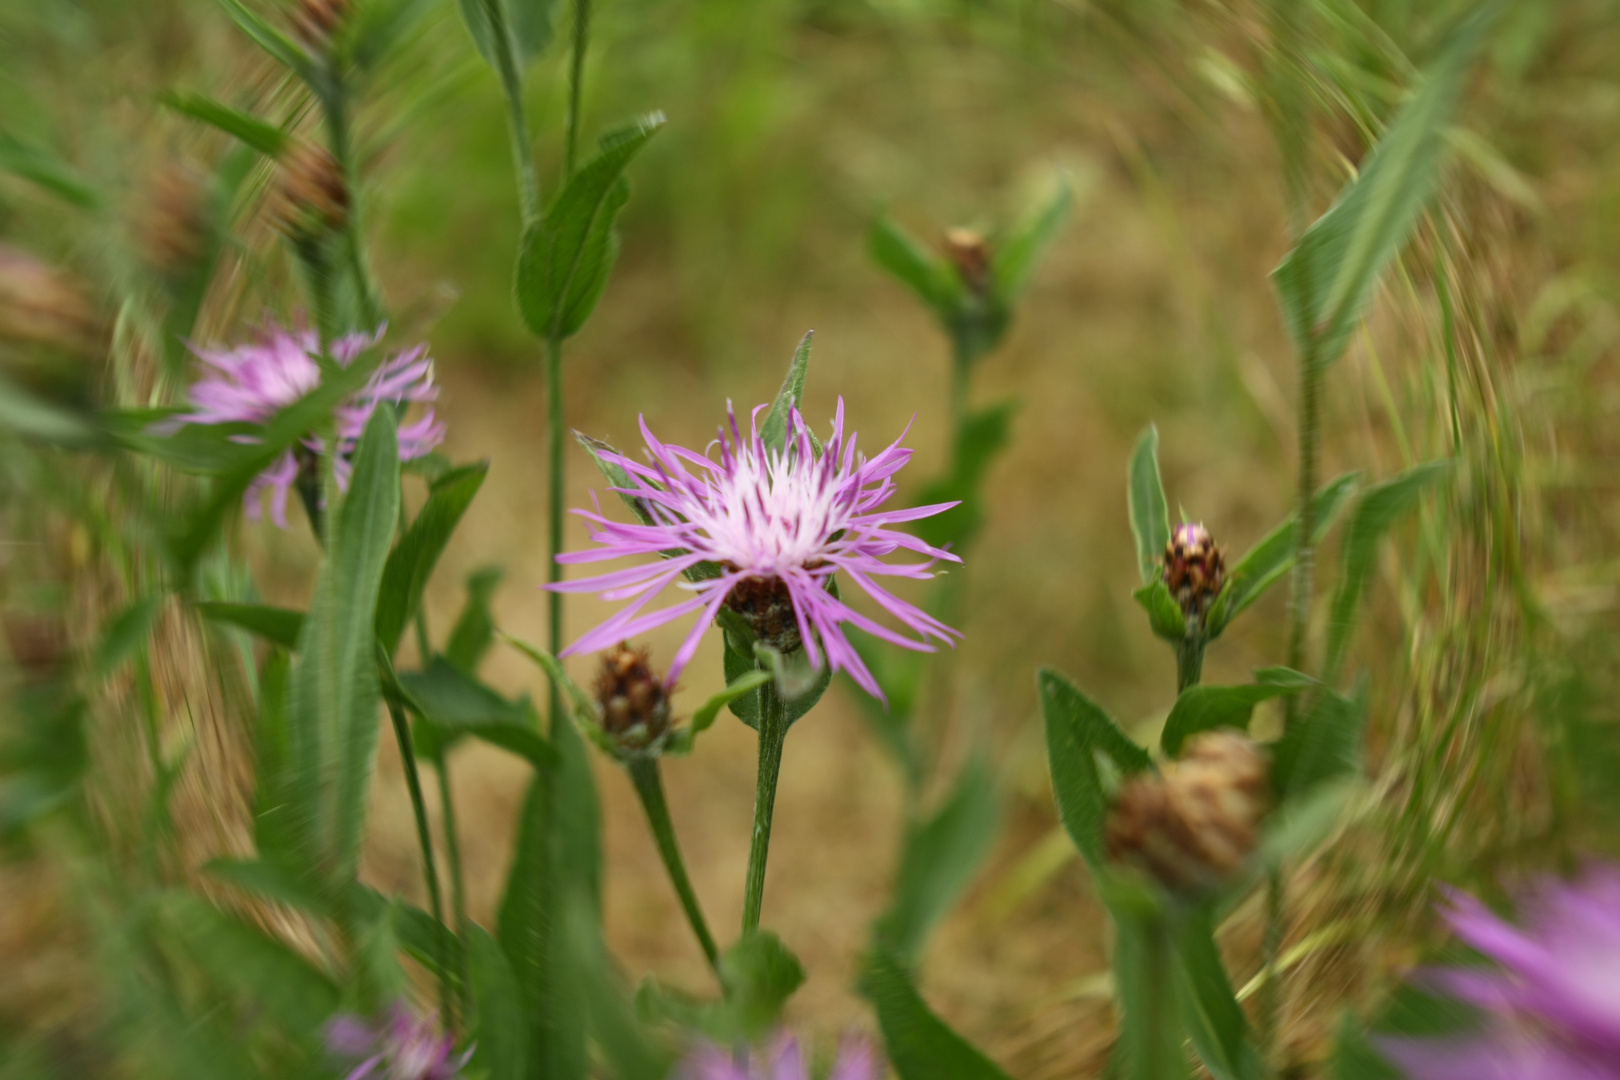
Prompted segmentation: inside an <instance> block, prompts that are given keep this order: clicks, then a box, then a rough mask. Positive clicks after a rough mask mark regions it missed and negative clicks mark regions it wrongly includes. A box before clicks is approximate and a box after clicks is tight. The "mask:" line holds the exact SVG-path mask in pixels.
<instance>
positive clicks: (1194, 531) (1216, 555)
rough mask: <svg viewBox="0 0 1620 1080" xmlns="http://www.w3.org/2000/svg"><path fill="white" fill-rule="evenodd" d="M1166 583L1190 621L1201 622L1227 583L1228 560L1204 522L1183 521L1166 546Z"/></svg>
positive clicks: (1171, 534) (1172, 533)
mask: <svg viewBox="0 0 1620 1080" xmlns="http://www.w3.org/2000/svg"><path fill="white" fill-rule="evenodd" d="M1164 583H1165V585H1166V586H1168V587H1169V589H1170V595H1171V596H1173V597H1174V598H1175V601H1176V603H1177V604H1178V605H1179V606H1180V607H1181V613H1182V614H1183V615H1184V616H1186V618H1187V621H1188V623H1189V624H1191V623H1193V622H1194V620H1196V621H1197V622H1198V623H1200V624H1201V623H1202V622H1203V619H1204V616H1206V615H1208V614H1209V609H1210V605H1212V604H1213V603H1215V598H1216V597H1217V596H1219V595H1220V592H1221V589H1222V588H1224V587H1225V585H1226V559H1225V557H1224V556H1223V555H1222V554H1221V549H1220V547H1219V545H1217V544H1216V543H1215V538H1214V537H1213V536H1211V535H1210V534H1209V530H1208V529H1206V528H1204V526H1203V525H1202V524H1192V523H1183V524H1181V525H1178V526H1176V528H1175V529H1174V530H1173V531H1172V532H1171V533H1170V541H1169V543H1167V544H1166V545H1165V548H1164Z"/></svg>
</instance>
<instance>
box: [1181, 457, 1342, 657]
mask: <svg viewBox="0 0 1620 1080" xmlns="http://www.w3.org/2000/svg"><path fill="white" fill-rule="evenodd" d="M1360 481H1361V474H1360V473H1345V474H1344V475H1343V476H1340V477H1337V478H1335V479H1333V480H1332V481H1330V482H1328V483H1327V484H1326V485H1324V486H1323V487H1321V488H1319V489H1318V490H1317V492H1316V494H1315V495H1314V496H1312V497H1311V542H1312V543H1320V542H1321V540H1322V538H1323V537H1324V536H1326V535H1327V532H1328V530H1329V529H1330V528H1332V527H1333V523H1334V522H1335V521H1336V520H1338V517H1339V512H1340V511H1341V510H1343V509H1344V506H1345V504H1346V503H1347V502H1349V500H1350V496H1351V495H1353V494H1355V491H1356V485H1357V484H1358V483H1360ZM1298 525H1299V515H1298V514H1297V513H1295V514H1290V515H1288V518H1287V520H1285V521H1284V522H1283V523H1282V524H1281V525H1278V526H1277V527H1276V528H1275V529H1273V530H1271V532H1269V533H1267V534H1266V536H1265V538H1264V539H1263V540H1261V541H1260V542H1259V543H1258V544H1256V545H1255V546H1254V547H1252V548H1250V549H1249V551H1248V552H1247V553H1246V554H1245V555H1244V556H1243V558H1241V559H1239V560H1238V561H1237V562H1236V563H1235V564H1234V565H1233V566H1232V567H1231V568H1230V569H1229V570H1228V571H1227V572H1226V587H1225V588H1223V589H1222V590H1221V594H1220V595H1219V596H1217V597H1216V598H1215V603H1214V604H1213V605H1212V606H1211V607H1210V609H1209V618H1208V619H1207V620H1206V622H1205V624H1204V630H1205V633H1206V635H1207V636H1208V637H1209V639H1210V640H1211V641H1213V640H1215V639H1216V638H1217V637H1220V635H1221V632H1222V631H1224V630H1225V629H1226V628H1227V626H1228V625H1230V624H1231V622H1232V620H1233V619H1235V618H1237V617H1238V616H1239V615H1241V614H1242V613H1243V612H1244V611H1246V610H1247V609H1248V607H1249V605H1251V604H1253V603H1254V602H1255V601H1256V600H1258V599H1260V597H1261V596H1263V595H1265V592H1266V590H1267V589H1269V588H1271V587H1272V586H1273V585H1275V584H1276V583H1277V582H1278V581H1281V580H1282V577H1283V575H1284V574H1286V573H1288V571H1289V569H1290V568H1291V567H1292V566H1293V565H1294V555H1295V549H1296V547H1297V546H1298V545H1297V541H1296V533H1297V531H1298Z"/></svg>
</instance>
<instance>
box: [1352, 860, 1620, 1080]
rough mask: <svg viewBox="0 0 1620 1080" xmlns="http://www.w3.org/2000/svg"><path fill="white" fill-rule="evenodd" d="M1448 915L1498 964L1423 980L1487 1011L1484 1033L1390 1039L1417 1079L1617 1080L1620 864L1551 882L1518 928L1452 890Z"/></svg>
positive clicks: (1387, 1048) (1385, 1047)
mask: <svg viewBox="0 0 1620 1080" xmlns="http://www.w3.org/2000/svg"><path fill="white" fill-rule="evenodd" d="M1450 899H1451V908H1450V910H1448V911H1447V912H1445V916H1446V920H1447V921H1448V922H1450V923H1451V927H1452V929H1453V930H1455V931H1456V933H1457V936H1458V937H1460V938H1461V939H1462V940H1463V941H1465V942H1466V943H1467V944H1469V945H1471V946H1473V947H1474V948H1475V949H1478V950H1479V951H1480V952H1481V953H1484V954H1485V955H1486V956H1487V957H1489V958H1490V959H1492V960H1494V961H1496V963H1497V965H1498V966H1496V967H1494V968H1479V967H1455V968H1440V969H1434V970H1430V971H1426V972H1422V973H1420V975H1419V980H1420V985H1425V986H1427V987H1430V988H1432V989H1435V990H1437V991H1439V992H1441V993H1443V994H1445V995H1447V996H1449V997H1452V998H1455V999H1457V1000H1459V1001H1463V1002H1466V1003H1467V1004H1469V1005H1472V1006H1474V1007H1475V1008H1478V1009H1480V1010H1482V1011H1483V1013H1484V1023H1483V1025H1482V1027H1481V1028H1480V1029H1478V1030H1477V1031H1474V1032H1470V1033H1468V1034H1465V1035H1457V1036H1449V1037H1441V1038H1433V1039H1415V1038H1393V1037H1391V1038H1383V1039H1380V1040H1379V1041H1378V1046H1379V1049H1381V1050H1382V1051H1383V1053H1384V1055H1385V1056H1386V1057H1388V1058H1389V1059H1390V1060H1391V1061H1393V1062H1394V1063H1395V1064H1397V1065H1399V1066H1400V1067H1401V1069H1402V1070H1403V1071H1404V1072H1405V1073H1406V1074H1407V1075H1409V1076H1411V1077H1414V1078H1416V1080H1510V1078H1511V1080H1620V867H1594V868H1593V869H1591V870H1590V871H1588V872H1587V873H1586V874H1585V875H1584V876H1583V877H1582V878H1581V879H1580V880H1578V881H1576V882H1573V883H1570V884H1563V883H1556V882H1554V883H1548V884H1545V885H1543V886H1542V887H1541V888H1540V889H1539V890H1537V891H1536V893H1534V894H1533V895H1532V896H1531V897H1530V898H1529V900H1528V902H1527V903H1526V904H1525V905H1524V914H1525V919H1524V926H1523V928H1522V929H1521V928H1520V927H1517V926H1514V925H1513V924H1511V923H1508V922H1506V921H1504V920H1502V919H1500V918H1498V917H1497V916H1496V915H1494V914H1493V913H1492V912H1491V911H1490V910H1489V909H1488V908H1486V907H1485V905H1483V904H1481V903H1480V902H1479V901H1478V900H1475V899H1474V898H1473V897H1471V896H1468V895H1466V894H1464V893H1453V894H1452V896H1451V898H1450Z"/></svg>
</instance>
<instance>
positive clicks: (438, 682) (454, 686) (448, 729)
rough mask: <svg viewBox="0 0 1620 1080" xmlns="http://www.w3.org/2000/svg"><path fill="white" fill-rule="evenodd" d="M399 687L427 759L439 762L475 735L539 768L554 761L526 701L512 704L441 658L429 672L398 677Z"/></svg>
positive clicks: (434, 661) (414, 672)
mask: <svg viewBox="0 0 1620 1080" xmlns="http://www.w3.org/2000/svg"><path fill="white" fill-rule="evenodd" d="M398 685H399V688H400V690H401V691H402V694H401V698H402V701H403V703H404V705H405V706H406V707H407V708H409V709H410V711H411V712H413V713H415V714H416V715H417V716H419V717H421V718H422V721H423V726H420V727H418V729H417V734H416V742H417V744H418V748H419V749H420V750H421V752H422V754H423V756H425V757H428V758H432V759H434V760H438V759H440V758H442V757H443V755H444V753H445V751H446V750H448V749H449V747H450V745H451V744H452V743H453V742H454V741H455V740H456V739H458V738H460V737H461V736H463V735H472V736H475V737H477V738H480V739H483V740H484V741H485V742H488V743H491V744H492V745H495V746H499V747H501V748H502V749H505V750H510V751H511V752H513V753H515V754H518V755H520V756H521V757H523V758H525V759H526V760H528V761H529V762H530V763H531V764H534V765H536V766H543V765H545V764H547V763H549V762H551V761H553V760H554V759H555V755H554V754H553V753H552V751H551V747H550V746H549V745H548V744H547V743H546V740H545V739H544V738H543V737H542V736H541V735H540V730H539V728H538V726H537V725H536V723H535V714H534V709H533V707H532V706H531V705H530V704H529V703H528V701H527V699H525V700H523V701H508V700H507V699H506V698H503V697H502V696H501V695H499V694H497V693H496V692H495V691H494V690H491V689H490V688H489V687H488V686H485V685H484V684H483V683H481V682H479V681H478V680H477V679H475V678H473V677H472V676H470V675H468V674H466V673H465V672H463V671H462V670H461V669H460V668H458V667H456V666H455V665H454V664H452V663H450V662H449V661H448V660H446V659H445V658H444V657H442V656H435V657H434V658H433V661H432V663H430V664H429V665H428V668H427V670H426V671H402V672H400V673H399V675H398Z"/></svg>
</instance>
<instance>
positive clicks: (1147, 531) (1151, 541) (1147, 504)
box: [1126, 424, 1170, 585]
mask: <svg viewBox="0 0 1620 1080" xmlns="http://www.w3.org/2000/svg"><path fill="white" fill-rule="evenodd" d="M1129 480H1130V483H1129V485H1128V486H1127V488H1126V491H1127V494H1128V500H1127V502H1128V509H1129V511H1130V517H1131V535H1132V536H1134V537H1135V538H1136V565H1137V569H1138V570H1139V571H1140V572H1141V575H1142V583H1143V584H1144V585H1151V584H1152V583H1153V581H1154V580H1155V579H1156V578H1157V577H1158V575H1159V569H1160V566H1161V565H1162V563H1163V561H1164V549H1165V545H1167V544H1168V543H1169V542H1170V508H1169V505H1168V504H1167V503H1166V502H1165V498H1164V483H1163V482H1162V481H1161V480H1160V479H1159V429H1158V428H1156V427H1154V426H1153V425H1152V424H1149V425H1148V427H1147V430H1146V431H1144V432H1142V437H1141V438H1140V439H1138V440H1137V442H1136V449H1135V450H1134V451H1132V452H1131V467H1130V476H1129Z"/></svg>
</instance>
